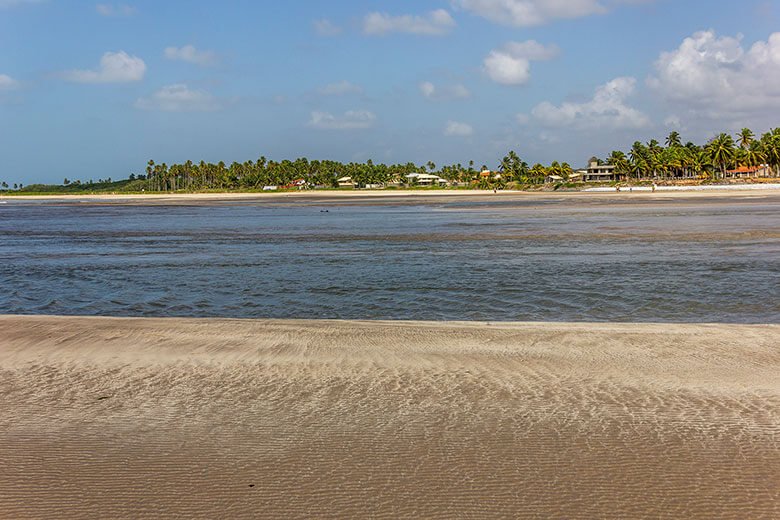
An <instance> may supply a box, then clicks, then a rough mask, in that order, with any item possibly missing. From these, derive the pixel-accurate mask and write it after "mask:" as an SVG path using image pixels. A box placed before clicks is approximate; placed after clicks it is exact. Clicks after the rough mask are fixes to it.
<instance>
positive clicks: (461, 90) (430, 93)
mask: <svg viewBox="0 0 780 520" xmlns="http://www.w3.org/2000/svg"><path fill="white" fill-rule="evenodd" d="M419 88H420V93H421V94H422V95H423V96H424V97H426V98H428V99H463V98H467V97H470V96H471V91H470V90H469V89H468V88H466V87H465V86H463V85H461V84H456V85H449V86H444V87H437V86H436V85H434V84H433V83H431V82H430V81H423V82H422V83H420V85H419Z"/></svg>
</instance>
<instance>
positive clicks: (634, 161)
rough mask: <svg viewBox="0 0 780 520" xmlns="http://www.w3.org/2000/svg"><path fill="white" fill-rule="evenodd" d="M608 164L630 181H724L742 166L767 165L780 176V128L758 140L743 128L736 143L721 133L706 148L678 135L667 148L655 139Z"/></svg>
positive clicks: (614, 154)
mask: <svg viewBox="0 0 780 520" xmlns="http://www.w3.org/2000/svg"><path fill="white" fill-rule="evenodd" d="M605 162H607V163H609V164H612V165H614V166H615V167H616V171H617V173H618V174H619V175H622V176H625V177H626V178H627V179H631V178H634V179H649V178H662V179H669V178H696V177H699V178H700V177H710V178H713V179H723V178H725V177H726V176H727V172H728V171H729V170H734V169H736V168H738V167H740V166H743V167H748V168H756V167H759V166H762V165H767V167H768V168H769V170H770V172H771V174H772V175H773V176H777V175H778V174H780V128H776V129H773V130H770V131H769V132H766V133H765V134H763V135H762V136H761V137H760V138H759V139H757V138H756V137H755V134H754V133H753V132H752V131H751V130H750V129H749V128H743V129H742V130H741V131H740V132H739V133H737V135H736V139H734V137H732V136H731V135H729V134H726V133H722V134H719V135H718V136H716V137H715V138H713V139H712V140H710V141H709V142H708V143H707V144H705V145H703V146H699V145H696V144H694V143H691V142H688V143H686V144H682V139H681V137H680V134H679V132H677V131H673V132H671V133H669V135H668V136H667V138H666V141H665V146H662V145H661V144H660V143H659V142H658V141H656V140H655V139H653V140H651V141H649V142H648V143H647V144H644V143H641V142H639V141H636V142H635V143H634V144H633V146H632V147H631V150H630V151H629V152H628V153H627V154H626V153H624V152H622V151H619V150H616V151H613V152H612V153H611V154H610V155H609V157H607V158H606V160H605Z"/></svg>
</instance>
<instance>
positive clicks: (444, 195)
mask: <svg viewBox="0 0 780 520" xmlns="http://www.w3.org/2000/svg"><path fill="white" fill-rule="evenodd" d="M778 193H780V183H779V184H749V185H713V186H659V187H658V188H657V190H656V191H655V192H653V191H652V190H651V188H648V187H643V186H639V187H633V188H632V187H628V186H626V187H621V191H619V192H617V191H616V190H615V188H610V187H596V188H587V189H584V190H579V191H518V190H499V191H497V192H494V191H492V190H430V191H428V190H345V191H337V190H323V191H317V190H302V191H283V192H223V193H146V194H137V193H134V194H120V193H92V194H56V195H52V194H46V195H34V194H29V195H0V201H2V202H6V203H7V202H11V201H100V202H137V201H143V202H169V201H170V202H181V201H184V202H188V201H204V202H209V201H271V202H278V201H304V202H307V201H341V200H344V201H349V200H357V199H364V200H389V201H392V200H401V199H408V200H420V199H426V198H427V199H433V200H447V199H449V200H456V199H461V200H494V199H524V200H544V199H550V198H556V199H560V198H572V199H575V198H591V199H594V198H616V199H627V198H630V197H631V196H635V197H636V198H640V197H641V198H642V199H643V200H648V199H652V198H663V199H668V198H692V197H695V198H703V197H711V198H716V197H717V198H721V197H743V196H761V195H776V194H778Z"/></svg>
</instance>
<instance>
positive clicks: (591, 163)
mask: <svg viewBox="0 0 780 520" xmlns="http://www.w3.org/2000/svg"><path fill="white" fill-rule="evenodd" d="M779 175H780V128H775V129H772V130H770V131H768V132H766V133H764V134H762V135H761V136H756V135H755V134H754V133H753V132H752V131H751V130H750V129H748V128H744V129H742V130H741V131H739V132H738V133H737V134H736V136H735V137H734V136H731V135H730V134H727V133H721V134H719V135H717V136H716V137H714V138H712V139H711V140H709V141H708V142H707V143H705V144H703V145H697V144H694V143H692V142H687V143H683V141H682V138H681V136H680V134H679V133H678V132H676V131H673V132H671V133H669V135H668V136H667V137H666V138H665V139H664V143H663V144H661V143H660V142H659V141H657V140H655V139H652V140H650V141H649V142H647V143H642V142H639V141H636V142H634V144H633V145H632V147H631V149H630V150H629V151H628V152H623V151H619V150H616V151H613V152H611V153H610V154H609V155H608V156H606V157H604V158H598V157H591V158H590V159H589V160H588V161H587V162H586V164H584V165H583V166H582V167H580V168H575V167H572V166H571V165H570V164H569V163H568V162H558V161H553V162H552V163H550V164H549V165H543V164H541V163H535V164H533V165H529V163H528V162H527V161H525V160H524V159H522V158H521V157H520V156H519V154H518V153H516V152H514V151H510V152H509V153H508V154H507V155H506V156H505V157H503V158H502V159H501V160H500V161H497V162H496V164H495V165H494V166H492V167H490V166H488V165H487V164H483V165H482V166H481V167H477V166H476V163H475V162H474V161H469V162H468V163H467V164H465V165H464V164H461V163H457V164H452V165H444V166H437V165H436V164H435V163H434V162H432V161H429V162H427V163H425V164H420V165H418V164H415V163H413V162H409V163H405V164H392V165H387V164H382V163H374V162H373V161H372V160H368V161H366V162H364V163H357V162H349V163H343V162H339V161H333V160H309V159H307V158H299V159H296V160H294V161H290V160H282V161H274V160H269V159H267V158H266V157H264V156H261V157H260V158H259V159H257V160H255V161H253V160H248V161H245V162H235V161H234V162H232V163H230V164H229V165H228V164H226V163H225V162H221V161H220V162H218V163H216V164H215V163H210V162H205V161H200V162H193V161H185V162H183V163H175V164H170V165H169V164H167V163H165V162H161V163H157V162H155V161H153V160H150V161H149V162H148V164H147V165H146V167H145V169H144V171H143V172H142V173H131V174H130V175H129V177H128V178H126V179H122V180H112V179H111V178H110V177H109V178H105V179H98V180H97V181H95V180H92V179H90V180H70V179H64V181H63V184H62V185H45V184H31V185H26V186H23V185H21V184H13V186H9V184H8V183H7V182H2V183H1V184H0V187H2V188H3V192H4V193H16V194H21V193H31V194H35V193H90V192H97V193H100V192H107V193H150V192H151V193H154V192H166V193H176V192H183V193H195V192H201V191H204V192H207V191H231V192H241V191H248V192H252V191H283V190H295V191H297V190H306V189H363V190H375V189H423V188H427V189H444V188H450V189H482V190H507V189H510V190H540V189H541V190H545V189H552V190H559V189H575V190H577V189H587V188H588V187H594V186H595V187H597V186H611V187H614V188H615V189H619V188H620V186H637V187H641V186H645V187H647V186H656V185H658V186H697V185H709V184H732V183H738V184H745V183H759V184H761V183H771V182H774V181H773V179H777V178H778V176H779Z"/></svg>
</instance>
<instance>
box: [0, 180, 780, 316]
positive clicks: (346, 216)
mask: <svg viewBox="0 0 780 520" xmlns="http://www.w3.org/2000/svg"><path fill="white" fill-rule="evenodd" d="M642 200H643V201H642V202H633V201H632V200H631V199H628V198H626V199H625V200H624V199H611V200H610V199H604V198H597V197H594V198H593V199H592V200H591V199H585V200H579V199H577V200H576V201H572V200H571V199H565V198H560V199H547V200H544V201H539V200H535V201H530V202H526V201H523V200H506V199H503V198H498V197H497V198H496V200H495V201H487V202H484V201H483V202H468V201H462V200H460V201H436V202H432V203H429V204H420V203H419V202H407V203H404V202H397V203H393V204H384V205H371V204H364V203H362V202H360V201H355V202H351V203H348V204H344V203H338V204H337V203H325V202H316V201H312V202H305V203H299V204H295V205H291V204H286V203H284V202H257V201H255V202H223V203H209V204H192V205H188V204H181V205H116V204H111V205H109V204H105V205H102V204H83V203H81V204H80V203H62V202H60V203H57V202H51V201H49V202H39V201H35V202H22V201H13V200H12V201H8V202H5V203H0V313H3V314H9V313H12V314H66V315H112V316H204V317H205V316H221V317H237V318H345V319H414V320H486V321H491V320H496V321H498V320H502V321H503V320H523V321H528V320H530V321H641V322H648V321H660V322H740V323H780V196H778V195H763V196H756V197H755V198H749V199H735V200H728V201H726V200H724V199H720V200H717V201H716V200H714V199H690V200H674V201H656V202H650V201H649V200H645V199H642ZM326 210H327V211H326Z"/></svg>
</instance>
